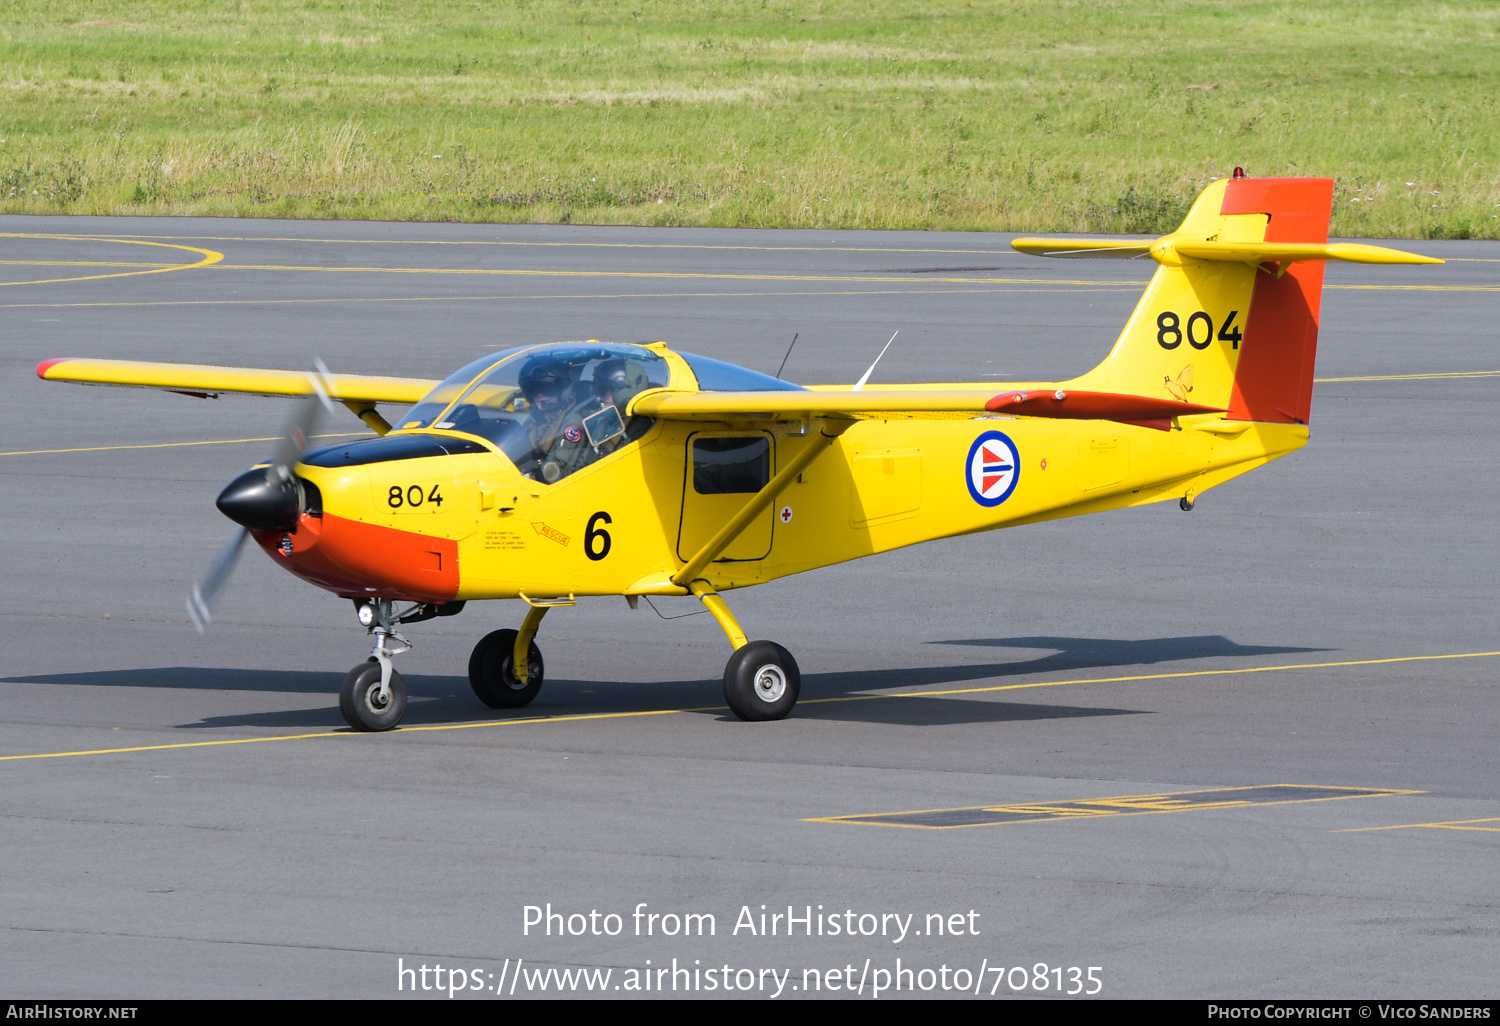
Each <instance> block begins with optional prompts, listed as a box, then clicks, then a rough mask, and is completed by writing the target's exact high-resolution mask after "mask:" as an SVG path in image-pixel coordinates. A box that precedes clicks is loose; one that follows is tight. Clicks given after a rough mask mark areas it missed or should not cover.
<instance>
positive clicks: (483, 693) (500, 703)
mask: <svg viewBox="0 0 1500 1026" xmlns="http://www.w3.org/2000/svg"><path fill="white" fill-rule="evenodd" d="M519 633H520V632H518V631H513V630H510V629H509V628H507V629H506V630H502V631H494V632H492V633H490V634H486V635H485V636H484V637H483V638H482V639H481V640H480V642H479V644H477V645H475V646H474V653H473V655H471V656H469V686H470V687H472V688H473V689H474V694H475V695H477V696H478V697H479V700H480V701H481V702H483V703H484V704H485V705H487V706H489V707H490V708H491V709H519V708H520V707H521V706H523V705H526V704H528V703H529V702H530V701H531V700H532V699H533V698H535V697H536V695H537V692H538V691H540V690H542V653H541V650H540V649H538V648H537V647H536V642H534V641H533V642H530V643H529V645H528V648H527V654H526V670H527V673H526V679H525V680H521V679H519V678H518V677H517V676H516V671H515V648H516V637H517V636H518V634H519Z"/></svg>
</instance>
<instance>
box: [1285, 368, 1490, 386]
mask: <svg viewBox="0 0 1500 1026" xmlns="http://www.w3.org/2000/svg"><path fill="white" fill-rule="evenodd" d="M1439 378H1500V370H1483V371H1438V372H1436V373H1432V374H1370V375H1366V376H1364V377H1355V378H1313V381H1314V382H1316V383H1317V384H1320V385H1322V384H1327V383H1328V382H1331V381H1435V380H1437V379H1439Z"/></svg>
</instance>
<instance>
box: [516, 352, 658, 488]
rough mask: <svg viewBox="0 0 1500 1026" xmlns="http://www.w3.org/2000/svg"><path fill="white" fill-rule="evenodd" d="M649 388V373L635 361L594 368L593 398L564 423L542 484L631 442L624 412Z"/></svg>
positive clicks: (544, 464)
mask: <svg viewBox="0 0 1500 1026" xmlns="http://www.w3.org/2000/svg"><path fill="white" fill-rule="evenodd" d="M649 384H650V382H649V381H648V380H647V376H646V369H645V368H644V367H642V366H641V365H640V364H639V363H637V362H635V361H634V360H626V359H621V358H618V357H616V358H614V359H609V360H604V361H602V362H601V363H600V364H599V365H598V366H597V367H595V368H594V380H593V388H592V390H591V391H592V394H591V395H590V396H589V397H588V398H586V399H585V400H584V401H583V402H581V403H579V404H578V405H577V406H575V407H573V408H572V409H571V410H569V411H568V413H567V416H566V417H564V418H563V419H562V421H561V431H560V432H559V433H558V436H557V438H556V440H555V441H554V442H553V444H552V446H551V448H550V449H549V450H548V452H547V455H546V457H544V458H543V460H542V466H541V477H542V480H544V481H547V482H548V483H551V482H553V481H558V480H561V479H562V478H564V477H566V476H567V475H569V474H571V473H573V472H574V471H577V470H581V469H583V468H584V467H586V466H588V465H589V464H590V463H593V462H594V461H595V460H597V459H598V458H599V457H601V456H604V455H606V454H608V453H611V452H614V451H615V450H616V449H618V448H619V447H620V446H622V445H624V444H625V443H626V442H627V441H629V440H630V439H629V438H628V437H627V435H626V431H625V427H626V418H625V409H626V407H627V406H628V405H629V404H630V400H631V399H633V398H635V396H636V395H637V394H638V393H640V392H641V391H643V390H645V389H646V388H647V387H648V386H649Z"/></svg>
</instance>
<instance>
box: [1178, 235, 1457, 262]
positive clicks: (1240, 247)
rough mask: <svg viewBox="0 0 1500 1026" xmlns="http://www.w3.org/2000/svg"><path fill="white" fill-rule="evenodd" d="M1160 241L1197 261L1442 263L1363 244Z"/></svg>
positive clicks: (1426, 257)
mask: <svg viewBox="0 0 1500 1026" xmlns="http://www.w3.org/2000/svg"><path fill="white" fill-rule="evenodd" d="M1160 241H1161V242H1163V243H1168V242H1169V243H1170V244H1171V246H1172V248H1173V249H1175V250H1176V251H1177V252H1178V254H1179V255H1181V256H1185V257H1192V258H1193V259H1194V260H1227V261H1232V262H1234V263H1241V264H1290V263H1296V262H1297V261H1301V260H1343V261H1346V262H1348V263H1352V264H1440V263H1442V261H1441V260H1439V259H1437V258H1436V257H1430V256H1422V255H1421V254H1420V253H1407V252H1406V251H1404V250H1400V249H1390V248H1389V247H1386V246H1370V245H1366V244H1365V243H1363V242H1322V243H1318V242H1218V241H1210V240H1204V241H1202V242H1197V241H1189V240H1187V239H1173V238H1172V237H1171V236H1168V237H1167V238H1165V239H1162V240H1160ZM1153 255H1154V254H1153Z"/></svg>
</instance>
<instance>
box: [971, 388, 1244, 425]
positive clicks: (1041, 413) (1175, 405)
mask: <svg viewBox="0 0 1500 1026" xmlns="http://www.w3.org/2000/svg"><path fill="white" fill-rule="evenodd" d="M984 408H985V409H986V410H989V411H990V412H991V413H1008V414H1011V415H1013V416H1017V417H1050V418H1052V419H1054V420H1113V421H1118V422H1119V423H1121V424H1135V425H1138V426H1140V427H1152V428H1157V429H1158V430H1161V431H1167V430H1169V429H1170V428H1171V427H1172V418H1173V417H1185V416H1188V415H1190V414H1194V413H1223V412H1224V411H1223V410H1222V409H1219V408H1217V407H1213V406H1199V405H1197V404H1196V403H1187V402H1181V401H1180V400H1176V399H1157V398H1154V397H1152V396H1144V395H1123V394H1119V393H1115V392H1064V391H1062V390H1061V389H1058V390H1056V391H1048V390H1047V389H1033V390H1030V391H1023V392H1005V393H1002V394H1001V395H997V396H995V398H993V399H991V400H990V401H989V402H987V403H985V404H984Z"/></svg>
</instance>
